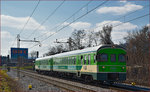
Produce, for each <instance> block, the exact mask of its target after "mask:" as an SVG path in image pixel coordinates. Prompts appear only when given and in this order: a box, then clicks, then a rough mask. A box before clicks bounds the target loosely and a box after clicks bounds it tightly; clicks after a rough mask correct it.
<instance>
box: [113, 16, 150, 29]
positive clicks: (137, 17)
mask: <svg viewBox="0 0 150 92" xmlns="http://www.w3.org/2000/svg"><path fill="white" fill-rule="evenodd" d="M148 15H150V14H149V13H148V14H145V15H142V16H139V17H136V18H134V19H131V20H128V21H126V22H124V23H127V22H130V21H134V20H137V19H140V18H143V17H146V16H148ZM124 23H120V24H118V25H115V26H113V28H114V27H117V26H119V25H122V24H124Z"/></svg>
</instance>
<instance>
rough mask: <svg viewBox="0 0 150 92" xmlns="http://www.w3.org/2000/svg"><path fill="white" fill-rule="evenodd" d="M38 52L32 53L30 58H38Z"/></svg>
mask: <svg viewBox="0 0 150 92" xmlns="http://www.w3.org/2000/svg"><path fill="white" fill-rule="evenodd" d="M37 53H38V52H37V51H31V53H30V56H31V58H37V57H38V56H37Z"/></svg>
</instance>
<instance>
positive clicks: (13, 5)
mask: <svg viewBox="0 0 150 92" xmlns="http://www.w3.org/2000/svg"><path fill="white" fill-rule="evenodd" d="M102 3H104V4H102ZM36 6H37V8H36V9H35V7H36ZM58 6H59V8H58ZM97 6H99V7H97ZM95 7H97V8H95ZM94 8H95V9H94ZM34 9H35V11H34V12H33V10H34ZM79 9H80V10H79ZM92 9H93V11H91V12H89V11H90V10H92ZM78 10H79V12H77V11H78ZM54 11H55V12H54ZM87 12H89V13H88V14H87ZM73 14H74V15H73ZM84 14H86V15H85V16H83V17H82V18H80V16H82V15H84ZM146 14H149V1H148V0H147V1H146V0H145V1H135V0H133V1H126V0H123V1H117V0H116V1H108V2H106V1H104V0H102V1H98V0H96V1H94V0H93V1H89V0H87V1H67V0H66V1H42V0H41V1H40V2H39V1H38V0H37V1H1V55H3V56H5V55H8V54H10V48H11V47H17V40H16V37H17V34H19V33H20V32H21V33H20V39H21V40H33V39H34V38H36V40H38V41H40V42H41V47H39V45H36V44H38V43H29V42H21V48H28V49H29V52H31V51H39V53H40V56H42V54H44V53H46V52H47V51H48V49H49V47H50V46H55V45H56V43H54V41H55V40H56V39H58V40H61V41H65V40H66V39H68V38H69V37H70V36H71V33H72V32H73V31H74V29H77V30H82V29H85V30H87V32H88V31H90V30H93V31H95V32H96V31H98V30H101V29H102V27H103V26H104V25H106V24H108V25H112V26H114V27H113V31H112V40H113V42H114V43H116V44H118V43H119V42H124V40H123V38H124V37H126V36H127V32H130V31H135V30H137V29H141V28H142V27H143V26H145V25H149V15H146ZM31 15H32V16H31ZM72 15H73V16H72ZM143 15H145V16H144V17H141V18H138V17H140V16H143ZM48 16H49V17H48ZM70 16H72V17H70ZM69 17H70V18H69ZM68 18H69V19H68ZM135 18H138V19H136V20H132V19H135ZM66 19H68V20H67V21H65V20H66ZM28 20H29V21H28ZM27 21H28V22H27ZM69 23H72V24H70V25H68V24H69ZM67 25H68V26H67ZM116 25H118V26H116ZM65 26H67V27H65ZM63 27H65V28H63ZM61 28H63V29H62V30H60V29H61ZM59 30H60V31H59ZM57 31H59V32H57ZM50 35H52V36H50ZM49 36H50V37H49ZM34 45H36V46H34ZM33 46H34V47H33Z"/></svg>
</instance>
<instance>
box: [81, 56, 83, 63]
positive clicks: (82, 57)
mask: <svg viewBox="0 0 150 92" xmlns="http://www.w3.org/2000/svg"><path fill="white" fill-rule="evenodd" d="M81 65H83V56H81Z"/></svg>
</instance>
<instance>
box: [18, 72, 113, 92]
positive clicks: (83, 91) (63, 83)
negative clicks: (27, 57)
mask: <svg viewBox="0 0 150 92" xmlns="http://www.w3.org/2000/svg"><path fill="white" fill-rule="evenodd" d="M20 72H21V73H23V74H25V75H27V76H30V77H32V78H35V79H38V80H40V81H43V82H46V83H49V84H52V85H55V86H57V87H59V88H61V89H63V90H65V91H77V92H98V91H112V90H110V89H104V88H100V87H95V86H91V85H86V84H82V83H77V82H72V81H68V80H63V79H59V78H54V77H50V76H45V75H40V74H36V73H33V72H28V71H23V70H20Z"/></svg>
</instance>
